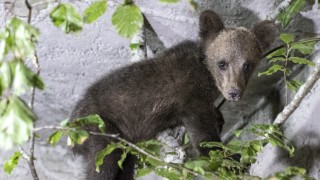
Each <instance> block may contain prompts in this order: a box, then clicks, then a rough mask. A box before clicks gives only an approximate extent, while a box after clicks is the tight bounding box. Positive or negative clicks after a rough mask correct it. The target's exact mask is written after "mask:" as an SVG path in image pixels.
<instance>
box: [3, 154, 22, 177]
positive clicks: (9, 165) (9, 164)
mask: <svg viewBox="0 0 320 180" xmlns="http://www.w3.org/2000/svg"><path fill="white" fill-rule="evenodd" d="M21 156H22V154H21V153H20V152H19V151H16V152H15V153H14V154H13V156H12V157H11V158H10V159H8V160H7V161H6V162H5V163H4V165H3V169H4V171H5V172H6V173H8V174H11V172H12V170H13V169H14V168H15V167H16V166H17V164H18V162H19V159H20V157H21Z"/></svg>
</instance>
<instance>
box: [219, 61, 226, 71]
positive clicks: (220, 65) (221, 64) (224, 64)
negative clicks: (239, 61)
mask: <svg viewBox="0 0 320 180" xmlns="http://www.w3.org/2000/svg"><path fill="white" fill-rule="evenodd" d="M218 66H219V68H220V69H221V70H226V69H227V67H228V64H227V62H225V61H220V62H218Z"/></svg>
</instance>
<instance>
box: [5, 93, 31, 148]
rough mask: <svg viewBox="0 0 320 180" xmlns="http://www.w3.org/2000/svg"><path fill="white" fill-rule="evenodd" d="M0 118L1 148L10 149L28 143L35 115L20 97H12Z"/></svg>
mask: <svg viewBox="0 0 320 180" xmlns="http://www.w3.org/2000/svg"><path fill="white" fill-rule="evenodd" d="M7 103H8V104H6V105H7V106H6V109H5V110H4V112H3V114H2V116H1V117H0V147H2V148H4V149H10V148H11V147H12V145H13V144H17V145H19V144H22V143H24V142H26V141H27V140H28V139H29V137H30V134H31V131H32V128H33V121H34V120H35V118H36V117H35V115H34V114H33V112H32V111H31V110H30V109H29V108H28V106H27V105H26V104H25V103H24V102H23V101H22V100H21V99H19V98H18V97H15V96H13V97H10V99H9V100H8V101H7Z"/></svg>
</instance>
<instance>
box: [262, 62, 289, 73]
mask: <svg viewBox="0 0 320 180" xmlns="http://www.w3.org/2000/svg"><path fill="white" fill-rule="evenodd" d="M278 71H285V68H284V67H283V66H281V65H279V64H274V65H272V66H271V67H270V68H269V69H268V70H267V71H264V72H259V73H258V76H262V75H272V74H274V73H276V72H278Z"/></svg>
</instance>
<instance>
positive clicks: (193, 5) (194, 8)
mask: <svg viewBox="0 0 320 180" xmlns="http://www.w3.org/2000/svg"><path fill="white" fill-rule="evenodd" d="M188 2H189V4H190V6H191V7H192V9H193V10H197V9H198V7H199V4H198V3H197V2H196V1H194V0H188Z"/></svg>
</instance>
